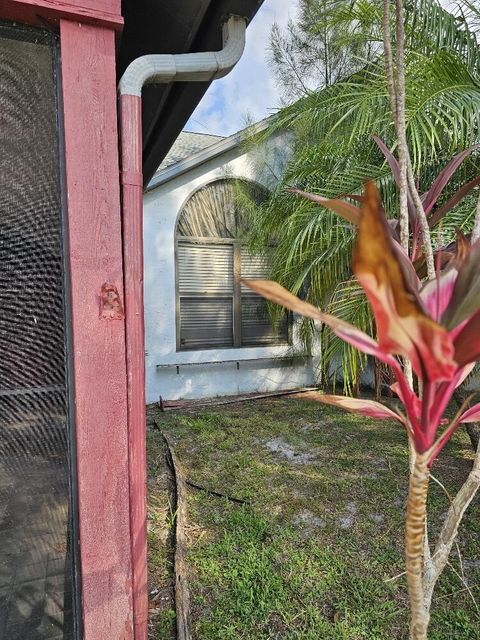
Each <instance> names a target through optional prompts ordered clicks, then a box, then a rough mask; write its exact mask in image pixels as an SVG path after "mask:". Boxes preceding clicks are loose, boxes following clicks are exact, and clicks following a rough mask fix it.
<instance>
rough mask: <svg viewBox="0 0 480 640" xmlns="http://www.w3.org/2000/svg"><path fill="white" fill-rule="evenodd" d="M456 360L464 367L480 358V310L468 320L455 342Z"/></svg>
mask: <svg viewBox="0 0 480 640" xmlns="http://www.w3.org/2000/svg"><path fill="white" fill-rule="evenodd" d="M453 346H454V347H455V360H456V361H457V362H458V364H459V366H461V367H463V366H465V365H467V364H469V363H471V362H475V361H476V360H478V359H479V358H480V310H479V311H477V312H476V313H474V314H473V316H472V317H471V318H470V319H469V320H467V322H466V323H465V325H464V327H463V328H462V330H461V331H460V333H459V334H458V335H457V336H456V338H455V339H454V341H453Z"/></svg>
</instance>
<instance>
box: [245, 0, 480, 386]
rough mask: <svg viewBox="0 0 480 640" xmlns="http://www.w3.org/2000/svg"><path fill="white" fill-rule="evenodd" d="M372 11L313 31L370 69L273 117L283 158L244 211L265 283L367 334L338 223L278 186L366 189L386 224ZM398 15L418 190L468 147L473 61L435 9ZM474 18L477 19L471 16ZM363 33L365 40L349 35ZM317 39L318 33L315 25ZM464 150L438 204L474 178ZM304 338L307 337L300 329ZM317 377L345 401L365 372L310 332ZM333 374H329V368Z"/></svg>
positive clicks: (348, 238)
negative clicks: (339, 42) (257, 200)
mask: <svg viewBox="0 0 480 640" xmlns="http://www.w3.org/2000/svg"><path fill="white" fill-rule="evenodd" d="M382 4H383V3H382V2H381V1H380V2H379V1H378V0H368V1H365V0H352V1H351V2H348V3H343V2H342V3H338V5H339V10H338V11H336V10H335V6H334V5H335V3H328V7H327V9H326V10H325V12H324V13H323V14H322V12H321V11H320V12H319V14H318V19H319V20H324V21H325V24H326V25H327V27H331V28H332V29H333V28H335V29H336V30H337V32H338V29H339V28H340V26H341V27H342V33H343V34H344V38H345V46H348V45H349V43H348V39H349V38H352V39H356V38H358V37H359V36H358V33H359V32H360V35H361V37H362V38H363V39H364V41H365V42H366V43H369V44H370V45H371V46H370V49H369V50H370V51H374V52H376V57H374V59H370V60H365V61H364V64H363V66H362V67H361V69H359V70H358V71H356V72H355V73H353V74H352V75H350V76H349V77H348V78H346V79H344V80H340V81H338V82H336V83H335V84H333V85H331V86H327V87H325V88H324V89H322V90H321V91H312V92H306V93H305V95H304V96H303V97H302V98H300V99H299V100H297V101H296V102H295V103H294V104H292V105H289V106H287V107H285V108H283V109H281V110H280V111H279V112H278V114H277V116H276V118H275V119H274V122H273V124H272V126H271V127H270V129H269V130H268V131H267V132H266V133H264V134H262V138H268V137H269V136H271V135H272V134H274V133H275V132H277V131H278V130H279V129H281V130H287V131H290V132H292V134H293V154H292V157H291V159H290V161H289V163H288V166H287V168H286V170H285V172H284V174H283V176H282V177H281V180H280V182H279V184H278V185H277V187H276V189H275V191H274V192H273V194H272V197H271V198H270V199H269V200H268V201H267V202H266V203H265V204H264V205H263V206H262V207H260V208H256V209H255V210H254V212H253V215H252V216H251V217H252V224H251V235H250V241H251V244H252V246H253V247H255V248H256V249H257V250H259V249H261V248H262V247H265V246H271V244H272V238H275V240H276V249H275V252H274V253H273V254H272V264H273V267H272V277H273V278H274V279H276V280H277V281H278V282H280V283H281V284H283V285H284V286H285V287H287V288H288V289H289V290H290V291H292V292H293V293H296V294H300V295H301V296H302V297H304V298H306V299H307V300H308V301H310V302H312V303H313V304H316V305H318V306H320V307H322V308H326V309H328V310H329V311H330V312H332V313H334V314H335V315H337V316H340V317H343V318H344V319H346V320H348V321H349V322H352V323H353V324H356V325H357V326H359V327H361V328H363V329H364V330H365V331H370V332H373V331H374V330H375V329H374V324H373V321H372V318H371V315H370V313H369V311H368V306H367V304H366V303H365V301H364V298H363V297H362V294H361V292H360V290H359V289H358V286H357V284H356V283H355V282H354V281H353V280H352V276H351V268H350V255H351V248H352V242H353V231H352V228H351V226H350V225H349V224H348V223H344V222H342V221H339V219H338V217H337V216H336V215H335V214H334V213H332V212H330V211H328V210H326V209H325V208H323V207H319V206H318V205H315V204H314V203H312V202H310V201H308V200H302V199H299V198H298V197H297V196H295V195H294V194H292V193H291V192H290V191H288V187H292V186H295V187H299V188H301V189H303V190H305V191H309V192H310V193H318V194H321V195H322V196H324V197H327V198H335V197H339V196H341V195H342V194H350V195H354V194H359V193H361V191H362V188H363V183H364V181H365V180H366V179H372V180H374V181H375V182H376V183H377V185H378V186H379V187H380V189H381V192H382V200H383V203H384V207H385V210H386V212H387V215H388V216H390V217H395V213H396V211H397V209H398V196H397V189H396V186H395V182H394V179H393V177H392V173H391V171H390V168H389V166H388V163H387V162H386V161H385V158H384V156H383V155H382V153H381V151H380V150H379V148H378V146H377V144H376V143H375V141H374V140H373V137H372V134H374V133H376V134H378V135H379V136H380V137H381V138H382V139H383V140H384V141H385V142H386V144H387V145H388V147H389V148H390V149H393V150H394V149H395V145H396V136H395V131H394V127H393V122H392V115H391V110H390V107H389V100H388V91H387V85H386V78H385V70H384V62H383V57H382V55H381V51H380V49H379V47H380V43H381V39H382V15H383V11H382ZM409 5H410V6H408V7H407V11H406V16H407V20H406V85H407V96H406V111H407V135H408V143H409V148H410V150H411V154H412V161H413V165H414V171H415V176H416V180H417V182H418V185H419V188H420V191H426V190H427V189H428V187H429V186H430V184H431V183H432V181H433V180H434V178H435V177H436V175H437V174H438V172H439V170H440V169H441V167H443V166H444V165H445V164H446V162H447V161H448V160H449V159H450V158H451V157H452V156H453V155H454V154H455V153H457V152H459V151H460V150H462V149H465V148H467V147H469V146H471V145H474V144H475V143H477V142H479V141H480V123H479V118H480V116H479V113H480V56H479V46H478V42H477V39H476V37H475V33H474V30H473V27H472V26H469V22H468V21H467V20H466V19H464V18H462V16H460V17H458V18H457V17H455V16H453V15H452V14H450V13H448V12H447V11H445V10H444V9H443V8H442V7H441V6H440V5H439V3H438V2H437V1H436V0H413V1H412V2H411V3H409ZM477 16H478V14H477ZM359 23H361V24H362V25H365V24H368V25H369V28H368V30H366V29H365V28H362V29H361V30H359V31H358V30H356V29H355V26H356V25H357V24H359ZM324 28H325V25H324ZM479 159H480V158H479V155H478V154H477V153H476V152H475V151H474V152H473V153H472V154H471V155H470V156H469V158H468V159H466V160H465V162H464V163H463V164H462V165H461V167H460V168H459V169H458V171H457V172H456V173H455V175H454V178H453V179H452V180H451V181H450V183H449V185H448V186H447V188H446V189H445V190H444V192H443V193H442V196H441V199H440V204H441V203H442V202H445V201H446V200H447V199H448V198H449V196H451V195H452V194H453V193H454V192H455V191H456V190H457V189H458V188H459V187H460V185H462V184H464V183H465V182H468V181H469V180H471V179H472V178H474V177H476V176H478V174H479V173H480V163H479ZM474 210H475V198H474V196H473V194H472V193H470V194H469V195H468V196H467V197H466V198H464V199H463V200H462V201H461V203H460V204H459V205H458V206H457V207H455V209H453V210H452V211H451V212H450V213H449V214H448V216H447V217H446V218H445V219H444V220H443V221H442V223H441V225H438V226H437V228H436V229H435V231H434V238H435V241H436V242H438V243H439V244H440V245H445V244H448V243H449V242H450V241H452V240H453V238H454V232H455V227H459V228H460V229H461V230H463V231H464V232H466V233H468V231H469V230H470V228H471V225H472V222H473V217H474ZM304 330H305V331H304V334H305V339H306V341H307V342H308V338H309V335H310V332H311V327H310V325H308V324H306V325H305V326H304ZM322 341H323V357H322V359H323V370H324V373H325V374H331V373H332V367H333V363H335V362H336V363H338V365H340V368H341V370H342V371H343V379H344V386H345V390H346V391H350V392H351V390H352V388H353V386H354V385H355V382H356V380H357V379H358V376H359V372H360V371H361V369H362V368H363V366H364V365H365V363H366V359H365V358H364V359H361V357H360V356H358V354H356V353H355V351H354V350H352V349H351V348H350V347H348V346H345V345H344V343H342V342H341V341H340V340H338V339H336V338H335V336H333V335H332V333H331V332H330V331H329V330H328V329H324V330H323V332H322ZM333 368H335V367H333Z"/></svg>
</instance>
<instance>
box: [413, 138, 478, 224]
mask: <svg viewBox="0 0 480 640" xmlns="http://www.w3.org/2000/svg"><path fill="white" fill-rule="evenodd" d="M477 147H478V145H474V146H473V147H470V148H469V149H466V150H465V151H462V152H461V153H458V154H457V155H456V156H454V157H453V158H452V159H451V160H450V162H449V163H448V164H447V165H446V166H445V167H444V168H443V169H442V171H440V173H439V174H438V176H437V178H436V179H435V181H434V182H433V184H432V186H431V187H430V189H429V190H428V191H427V193H425V194H424V196H423V207H424V209H425V213H427V214H428V213H429V212H430V211H431V210H432V208H433V206H434V205H435V203H436V201H437V200H438V198H439V197H440V194H441V193H442V191H443V190H444V188H445V187H446V185H447V184H448V182H449V180H450V178H451V177H452V176H453V174H454V173H455V171H456V170H457V169H458V167H459V166H460V165H461V164H462V162H463V161H464V160H465V158H467V157H468V156H469V155H470V154H471V153H472V151H473V150H474V149H476V148H477Z"/></svg>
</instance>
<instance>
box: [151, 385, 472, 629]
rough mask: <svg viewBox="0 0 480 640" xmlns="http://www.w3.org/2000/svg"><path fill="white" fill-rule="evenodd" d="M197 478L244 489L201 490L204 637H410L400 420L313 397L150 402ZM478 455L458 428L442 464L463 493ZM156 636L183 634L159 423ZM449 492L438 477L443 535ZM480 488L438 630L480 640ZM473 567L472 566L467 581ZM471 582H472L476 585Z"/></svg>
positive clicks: (445, 581)
mask: <svg viewBox="0 0 480 640" xmlns="http://www.w3.org/2000/svg"><path fill="white" fill-rule="evenodd" d="M154 417H155V418H156V419H157V421H158V422H159V424H160V425H161V428H162V430H163V431H164V433H165V434H166V435H167V437H168V438H169V440H170V442H171V443H172V445H173V447H174V449H175V452H176V454H177V456H178V458H179V460H180V462H181V463H182V465H183V468H184V470H185V472H186V475H187V478H188V480H190V481H192V482H195V483H197V484H200V485H203V486H205V487H208V488H211V489H214V490H216V491H218V492H221V493H225V494H228V495H230V496H235V497H238V498H243V499H245V500H248V501H249V504H245V505H242V504H237V503H234V502H231V501H229V500H227V499H225V498H219V497H215V496H213V495H211V494H208V493H205V492H203V491H199V490H196V489H190V492H189V503H188V520H189V527H188V531H187V535H188V540H189V552H188V558H187V561H188V566H189V570H190V576H189V579H190V591H191V608H192V615H193V625H194V637H195V638H196V639H198V640H247V639H248V640H267V639H268V640H270V639H271V640H274V639H278V640H280V639H281V640H321V639H331V640H400V639H404V638H407V631H406V629H407V624H408V623H407V599H406V582H405V578H404V577H399V578H396V579H394V580H391V578H394V577H395V576H398V574H401V572H402V571H403V567H404V565H403V527H404V518H405V503H406V483H407V443H406V436H405V434H404V433H403V432H402V430H401V428H400V427H398V426H397V425H396V424H393V423H388V422H386V423H380V422H376V421H369V420H367V419H365V418H363V417H357V416H353V415H351V414H346V413H344V412H341V411H339V410H337V409H334V408H331V407H327V406H325V405H321V404H318V403H315V402H312V401H311V400H309V399H307V398H299V397H284V398H281V399H268V400H261V401H255V402H243V403H236V404H231V405H225V406H218V407H211V408H208V409H205V408H203V409H200V408H198V409H197V410H190V411H188V412H186V411H185V412H180V411H172V412H166V413H160V412H159V411H158V409H156V408H155V407H150V408H149V420H150V423H151V421H152V420H153V418H154ZM472 457H473V454H472V452H471V449H470V446H469V442H468V438H467V437H466V434H464V432H463V430H461V431H459V432H458V433H457V434H456V435H455V436H454V437H453V439H452V441H451V442H450V443H449V445H448V446H447V448H446V449H445V451H444V453H443V454H442V456H441V458H440V460H438V461H437V462H436V463H435V465H434V468H433V472H434V474H435V475H436V477H437V478H438V479H439V480H440V481H441V482H442V483H443V484H444V485H445V487H446V488H447V489H448V491H450V492H451V493H453V492H455V491H456V489H457V488H458V487H459V486H460V485H461V482H462V480H463V479H464V478H465V477H466V475H467V474H468V471H469V467H470V465H471V459H472ZM148 458H149V463H148V464H149V534H148V535H149V571H150V590H151V596H150V597H151V604H150V609H151V624H150V633H151V638H155V639H156V640H170V639H171V638H175V634H174V621H175V614H174V612H173V600H172V584H171V569H172V565H171V527H172V524H173V522H174V513H173V512H172V511H173V510H172V508H170V507H169V502H168V491H169V486H168V485H169V472H168V470H167V467H166V464H165V449H164V443H163V439H162V437H161V435H160V433H158V432H157V431H155V430H153V429H152V428H150V429H149V433H148ZM447 507H448V497H447V496H446V495H445V493H444V492H443V490H442V489H441V488H440V487H439V486H438V485H436V484H435V483H431V490H430V500H429V514H430V516H429V517H430V523H429V526H430V536H431V538H432V539H433V540H434V539H435V532H436V531H437V530H438V525H439V522H441V518H442V515H444V513H445V511H446V509H447ZM479 522H480V499H479V498H478V496H477V498H476V499H475V500H474V502H473V503H472V505H471V506H470V509H469V510H468V512H467V515H466V517H465V518H464V521H463V524H462V526H461V529H460V534H459V540H458V546H459V551H460V553H461V557H462V562H460V561H459V555H458V553H457V551H455V552H454V553H452V557H451V567H447V569H446V571H445V573H444V575H443V577H442V578H441V580H440V582H439V583H438V586H437V589H436V593H435V596H434V603H433V608H432V622H431V628H430V635H429V638H430V640H454V639H455V640H456V639H458V640H460V639H462V640H474V639H477V638H480V613H479V611H478V610H477V607H476V604H475V603H474V601H473V599H472V597H474V598H476V600H477V601H479V602H480V553H479V552H480V528H479ZM462 575H463V576H464V577H463V579H462ZM466 585H468V587H469V588H470V591H469V589H468V588H467V586H466Z"/></svg>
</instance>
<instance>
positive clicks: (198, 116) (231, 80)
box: [185, 0, 454, 136]
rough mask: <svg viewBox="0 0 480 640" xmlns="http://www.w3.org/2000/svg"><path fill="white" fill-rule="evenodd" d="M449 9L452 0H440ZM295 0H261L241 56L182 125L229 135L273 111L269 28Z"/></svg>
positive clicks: (276, 98)
mask: <svg viewBox="0 0 480 640" xmlns="http://www.w3.org/2000/svg"><path fill="white" fill-rule="evenodd" d="M440 2H441V4H442V5H443V6H444V7H445V8H446V9H452V7H453V6H454V2H453V0H440ZM297 9H298V0H265V1H264V3H263V5H262V7H261V8H260V9H259V11H258V13H257V14H256V16H255V18H254V19H253V21H252V23H251V24H250V26H249V27H248V29H247V39H246V46H245V51H244V53H243V56H242V57H241V59H240V61H239V62H238V64H237V65H236V66H235V67H234V69H233V70H232V71H231V72H230V73H229V74H228V75H227V76H226V77H225V78H222V79H221V80H215V81H214V82H212V84H211V85H210V88H209V89H208V91H207V93H206V94H205V96H204V97H203V99H202V100H201V102H200V103H199V105H198V107H197V108H196V109H195V111H194V112H193V114H192V116H191V118H190V120H189V121H188V122H187V125H186V127H185V129H186V130H187V131H196V132H200V133H211V134H215V135H221V136H229V135H231V134H232V133H235V132H236V131H239V130H240V129H243V128H244V127H245V126H246V125H247V124H248V123H251V122H257V121H258V120H262V119H263V118H266V117H267V116H269V115H271V114H272V113H274V112H275V111H276V110H277V109H278V107H279V106H280V94H279V92H278V90H277V87H276V83H275V77H274V74H273V72H272V70H271V69H270V67H269V64H268V46H269V37H270V31H271V28H272V26H273V24H274V23H278V24H279V25H280V26H281V27H284V26H285V25H286V24H287V22H288V20H289V19H290V18H293V19H295V17H296V15H297Z"/></svg>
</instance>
